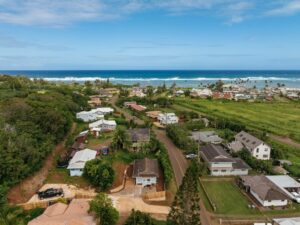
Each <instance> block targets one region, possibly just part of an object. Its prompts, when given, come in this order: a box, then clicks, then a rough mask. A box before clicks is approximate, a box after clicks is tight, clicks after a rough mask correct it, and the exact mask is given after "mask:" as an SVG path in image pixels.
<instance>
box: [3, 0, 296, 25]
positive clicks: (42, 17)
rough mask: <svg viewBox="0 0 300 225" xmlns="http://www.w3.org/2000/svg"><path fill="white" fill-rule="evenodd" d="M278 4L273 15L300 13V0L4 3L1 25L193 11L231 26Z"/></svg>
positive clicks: (25, 0)
mask: <svg viewBox="0 0 300 225" xmlns="http://www.w3.org/2000/svg"><path fill="white" fill-rule="evenodd" d="M274 2H277V3H278V2H280V3H282V2H285V5H281V7H278V8H274V6H273V8H271V10H270V11H269V12H268V13H269V14H272V15H275V14H292V13H296V12H298V11H300V0H285V1H282V0H263V3H262V1H260V0H251V1H249V0H0V23H9V24H20V25H42V26H54V27H62V26H67V25H70V24H73V23H76V22H85V21H103V20H112V19H119V18H122V17H124V16H126V15H129V14H133V13H138V12H143V11H146V10H157V9H158V10H162V11H165V12H166V13H167V14H168V15H184V14H185V13H190V12H191V11H192V12H197V13H198V14H200V15H205V16H214V17H220V18H222V19H223V20H225V21H226V22H227V23H240V22H242V21H244V20H245V19H247V18H250V17H251V16H252V15H253V14H255V13H254V10H255V7H256V6H259V7H260V8H261V9H264V10H266V8H268V7H267V6H269V5H272V3H274ZM286 2H288V4H286ZM258 3H259V4H258ZM277 6H278V5H277ZM258 12H259V13H262V12H261V11H259V10H258ZM263 12H265V11H263ZM201 13H203V14H201Z"/></svg>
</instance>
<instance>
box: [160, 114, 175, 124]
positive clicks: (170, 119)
mask: <svg viewBox="0 0 300 225" xmlns="http://www.w3.org/2000/svg"><path fill="white" fill-rule="evenodd" d="M157 120H158V121H159V122H160V123H161V124H162V125H168V124H175V123H178V121H179V119H178V117H177V116H176V115H175V113H160V114H159V115H158V117H157Z"/></svg>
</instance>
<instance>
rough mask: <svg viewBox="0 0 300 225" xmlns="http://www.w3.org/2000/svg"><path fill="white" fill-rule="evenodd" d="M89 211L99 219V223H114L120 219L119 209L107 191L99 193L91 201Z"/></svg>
mask: <svg viewBox="0 0 300 225" xmlns="http://www.w3.org/2000/svg"><path fill="white" fill-rule="evenodd" d="M89 212H92V213H94V214H95V216H96V217H97V218H98V219H99V225H114V224H116V223H117V221H118V219H119V213H118V211H117V210H116V209H115V208H114V207H113V204H112V200H111V199H110V198H108V196H107V195H106V194H105V193H99V194H98V195H97V196H96V198H95V199H94V200H92V201H91V202H90V209H89Z"/></svg>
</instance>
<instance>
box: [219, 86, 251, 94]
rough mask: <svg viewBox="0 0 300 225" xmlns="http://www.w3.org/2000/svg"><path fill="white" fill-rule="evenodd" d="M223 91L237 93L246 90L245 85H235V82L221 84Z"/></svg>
mask: <svg viewBox="0 0 300 225" xmlns="http://www.w3.org/2000/svg"><path fill="white" fill-rule="evenodd" d="M222 89H223V92H224V93H238V92H244V91H245V90H246V88H245V87H243V86H240V85H237V84H224V85H223V86H222Z"/></svg>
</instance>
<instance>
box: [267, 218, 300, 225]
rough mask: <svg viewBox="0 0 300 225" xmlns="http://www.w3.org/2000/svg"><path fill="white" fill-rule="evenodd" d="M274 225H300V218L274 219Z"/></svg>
mask: <svg viewBox="0 0 300 225" xmlns="http://www.w3.org/2000/svg"><path fill="white" fill-rule="evenodd" d="M273 222H274V224H273V225H300V217H292V218H274V219H273Z"/></svg>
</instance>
